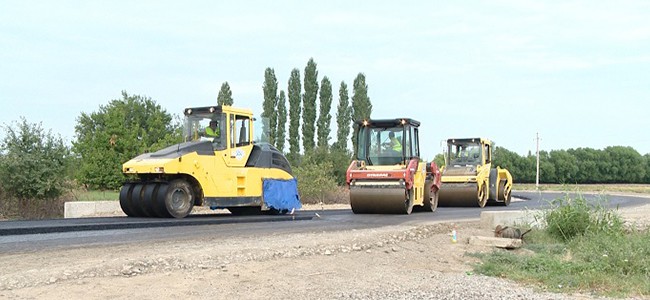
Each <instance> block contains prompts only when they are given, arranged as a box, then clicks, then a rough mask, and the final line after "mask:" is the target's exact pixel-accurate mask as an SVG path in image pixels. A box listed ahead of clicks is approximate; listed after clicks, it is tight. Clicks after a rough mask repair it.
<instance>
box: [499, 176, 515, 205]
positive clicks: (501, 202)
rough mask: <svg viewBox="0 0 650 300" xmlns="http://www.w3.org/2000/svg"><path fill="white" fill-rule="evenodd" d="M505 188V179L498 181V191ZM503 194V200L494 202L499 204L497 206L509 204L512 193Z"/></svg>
mask: <svg viewBox="0 0 650 300" xmlns="http://www.w3.org/2000/svg"><path fill="white" fill-rule="evenodd" d="M505 188H506V181H505V180H502V181H501V182H499V191H504V190H505ZM504 196H505V199H503V201H499V202H497V203H496V204H497V205H499V206H508V205H510V199H511V198H512V193H508V195H504ZM499 200H501V199H499Z"/></svg>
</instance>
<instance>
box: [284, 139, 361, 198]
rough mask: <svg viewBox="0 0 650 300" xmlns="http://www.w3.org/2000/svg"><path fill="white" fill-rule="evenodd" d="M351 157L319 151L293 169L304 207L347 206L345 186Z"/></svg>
mask: <svg viewBox="0 0 650 300" xmlns="http://www.w3.org/2000/svg"><path fill="white" fill-rule="evenodd" d="M349 163H350V160H349V153H347V152H341V151H337V150H332V151H330V150H329V149H328V148H327V147H319V148H316V149H314V150H313V151H310V152H309V153H307V154H306V155H305V156H303V157H302V161H301V162H300V165H299V166H298V167H294V172H295V174H294V175H295V176H296V178H297V179H298V191H299V193H300V197H301V201H302V203H312V204H313V203H328V204H329V203H348V199H349V197H348V194H347V189H346V188H345V187H341V186H337V184H341V183H345V170H346V169H347V166H348V164H349Z"/></svg>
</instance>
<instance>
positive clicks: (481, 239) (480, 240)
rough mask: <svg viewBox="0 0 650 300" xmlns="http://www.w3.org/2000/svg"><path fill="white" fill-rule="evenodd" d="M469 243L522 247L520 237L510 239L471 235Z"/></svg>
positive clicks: (506, 247) (500, 246) (498, 246)
mask: <svg viewBox="0 0 650 300" xmlns="http://www.w3.org/2000/svg"><path fill="white" fill-rule="evenodd" d="M469 244H470V245H475V246H486V247H497V248H504V249H517V248H520V247H521V245H522V241H521V240H520V239H508V238H499V237H487V236H471V237H470V238H469Z"/></svg>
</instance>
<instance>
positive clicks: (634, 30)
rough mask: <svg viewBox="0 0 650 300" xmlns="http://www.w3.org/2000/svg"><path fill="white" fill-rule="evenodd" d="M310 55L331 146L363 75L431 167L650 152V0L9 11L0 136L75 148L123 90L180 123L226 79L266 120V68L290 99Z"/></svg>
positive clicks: (3, 2) (102, 5)
mask: <svg viewBox="0 0 650 300" xmlns="http://www.w3.org/2000/svg"><path fill="white" fill-rule="evenodd" d="M307 2H312V3H316V4H312V3H307ZM310 57H313V58H314V60H315V61H316V63H317V64H318V74H319V82H320V80H321V79H322V77H323V76H328V77H329V78H330V80H331V81H332V84H333V86H334V95H335V98H334V101H333V104H332V116H333V121H332V123H333V128H332V140H334V139H335V136H334V135H335V132H336V130H335V121H334V118H335V113H336V105H337V104H338V87H339V85H340V82H341V81H345V82H346V83H347V84H348V86H349V87H350V92H352V82H353V80H354V77H355V76H356V75H357V73H359V72H363V73H364V74H365V75H366V78H367V83H368V86H369V96H370V100H371V101H372V103H373V113H372V117H374V118H392V117H411V118H414V119H417V120H419V121H421V122H422V127H421V141H420V142H421V149H422V152H423V155H424V157H425V158H427V159H431V158H433V156H434V155H435V154H437V153H440V152H441V149H442V148H441V143H440V142H441V141H442V140H443V139H446V138H449V137H479V136H481V137H487V138H490V139H492V140H493V141H495V142H496V144H497V145H498V146H502V147H505V148H507V149H510V150H512V151H515V152H517V153H519V154H522V155H525V154H527V153H528V151H533V152H534V150H535V134H536V132H539V134H540V136H541V138H542V140H541V148H542V149H543V150H553V149H568V148H577V147H591V148H596V149H602V148H604V147H607V146H613V145H623V146H632V147H634V148H635V149H636V150H637V151H639V152H640V153H641V154H645V153H650V134H649V133H648V129H649V127H650V119H649V118H648V115H649V113H650V1H521V0H513V1H410V2H409V1H406V2H399V1H318V2H314V1H259V2H257V1H78V2H77V1H7V0H0V61H1V65H0V103H1V104H2V108H1V109H0V122H1V123H4V124H11V122H12V121H16V120H18V119H19V117H20V116H24V117H26V118H27V120H28V121H29V122H31V123H37V122H42V123H43V127H45V128H47V129H52V131H53V132H54V133H58V134H61V136H62V137H63V138H64V139H65V140H66V141H68V142H69V141H71V140H73V139H74V125H75V124H76V119H77V117H78V116H79V115H80V114H81V112H86V113H91V112H93V111H97V110H98V109H99V106H100V105H105V104H107V103H108V102H109V101H110V100H111V99H117V98H120V97H121V96H120V93H121V91H122V90H125V91H127V92H128V93H130V94H140V95H146V96H149V97H151V98H153V99H154V100H156V101H157V102H158V103H159V104H160V105H161V106H162V107H163V108H165V109H166V110H167V111H168V112H170V113H174V114H180V112H181V111H182V109H183V108H184V107H189V106H205V105H211V104H214V103H216V97H217V93H218V91H219V88H220V86H221V84H222V83H223V82H224V81H228V82H229V84H230V86H231V88H232V91H233V98H234V100H235V104H236V105H237V106H242V107H249V108H251V109H253V110H254V111H255V112H258V113H261V108H262V100H263V93H262V83H263V79H264V69H265V68H266V67H272V68H274V69H275V73H276V76H277V77H278V81H279V89H282V90H285V91H286V89H287V81H288V79H289V75H290V71H291V69H293V68H296V67H297V68H299V69H300V71H301V76H302V75H304V68H305V65H306V64H307V61H308V60H309V58H310ZM350 96H351V95H350ZM285 150H287V149H285Z"/></svg>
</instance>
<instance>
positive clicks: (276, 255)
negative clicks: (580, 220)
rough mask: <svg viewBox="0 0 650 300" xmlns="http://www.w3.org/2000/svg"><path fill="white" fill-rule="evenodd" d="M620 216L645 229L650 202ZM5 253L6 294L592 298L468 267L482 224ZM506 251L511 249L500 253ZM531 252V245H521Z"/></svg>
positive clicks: (0, 275) (1, 258) (0, 291)
mask: <svg viewBox="0 0 650 300" xmlns="http://www.w3.org/2000/svg"><path fill="white" fill-rule="evenodd" d="M621 212H622V215H623V216H624V217H625V218H626V219H628V220H630V221H631V222H635V223H637V224H645V225H639V226H647V224H649V223H648V220H649V217H648V215H649V213H650V204H647V205H644V206H642V207H636V208H633V209H624V210H622V211H621ZM452 226H453V225H452V224H450V223H435V222H433V223H427V224H417V225H408V226H407V225H403V226H389V227H382V228H375V229H364V230H349V231H339V232H312V233H302V234H281V233H278V234H277V235H273V236H252V237H251V236H249V237H238V238H230V239H227V240H214V239H211V238H202V239H198V240H192V241H167V242H154V243H146V244H128V245H119V246H106V247H98V246H91V247H84V248H77V249H67V250H53V251H47V252H38V253H24V254H0V270H1V271H0V298H1V299H89V298H92V299H169V298H192V299H486V298H488V299H489V298H491V299H564V298H567V299H590V298H592V296H589V295H560V294H551V293H546V292H544V291H541V290H539V289H537V288H535V287H531V286H523V285H520V284H517V283H514V282H510V281H506V280H503V279H498V278H488V277H483V276H478V275H476V274H473V273H472V266H471V264H473V263H476V262H477V261H476V259H475V258H473V257H471V256H468V255H467V254H468V253H474V252H484V251H493V249H491V248H483V247H478V246H472V245H469V244H468V243H467V240H468V239H469V237H470V236H472V235H483V236H491V235H492V234H493V233H492V231H490V230H488V229H480V228H479V223H478V221H472V222H463V223H458V224H456V226H457V229H458V236H459V241H458V243H452V242H451V239H450V232H451V229H452ZM504 251H505V250H504ZM518 251H525V250H518Z"/></svg>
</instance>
